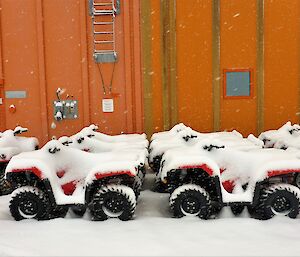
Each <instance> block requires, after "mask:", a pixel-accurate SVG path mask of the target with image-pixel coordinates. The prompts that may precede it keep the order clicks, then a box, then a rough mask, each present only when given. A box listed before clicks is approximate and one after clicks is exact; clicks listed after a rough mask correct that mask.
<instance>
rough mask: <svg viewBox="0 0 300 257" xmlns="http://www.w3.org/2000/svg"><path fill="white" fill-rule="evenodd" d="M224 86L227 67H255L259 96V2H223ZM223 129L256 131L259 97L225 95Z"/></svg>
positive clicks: (247, 132)
mask: <svg viewBox="0 0 300 257" xmlns="http://www.w3.org/2000/svg"><path fill="white" fill-rule="evenodd" d="M220 42H221V44H220V45H221V49H220V50H221V56H220V60H221V65H220V68H221V85H222V87H223V85H224V81H223V78H224V76H223V74H224V69H234V68H237V69H249V68H250V69H252V70H253V75H254V76H253V78H254V81H253V89H254V96H255V95H256V76H255V70H256V1H248V0H240V1H236V0H226V1H221V5H220ZM220 104H221V121H220V128H221V129H222V130H232V129H237V130H238V131H242V132H243V133H245V134H249V133H253V132H256V116H257V115H256V99H255V98H249V99H240V98H239V99H233V98H228V99H227V98H226V99H224V97H223V94H221V103H220Z"/></svg>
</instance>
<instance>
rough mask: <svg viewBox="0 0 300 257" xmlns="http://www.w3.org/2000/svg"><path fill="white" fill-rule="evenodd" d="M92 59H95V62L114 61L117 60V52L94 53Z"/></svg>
mask: <svg viewBox="0 0 300 257" xmlns="http://www.w3.org/2000/svg"><path fill="white" fill-rule="evenodd" d="M94 59H95V62H96V63H109V62H116V61H117V53H116V52H110V53H95V54H94Z"/></svg>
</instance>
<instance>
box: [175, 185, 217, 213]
mask: <svg viewBox="0 0 300 257" xmlns="http://www.w3.org/2000/svg"><path fill="white" fill-rule="evenodd" d="M170 208H171V211H172V213H173V216H174V217H175V218H181V217H183V216H198V217H199V218H201V219H208V218H209V217H210V215H211V212H212V204H211V201H210V197H209V195H208V193H207V192H206V191H205V189H203V188H202V187H200V186H198V185H193V184H187V185H183V186H180V187H178V188H177V189H175V190H174V192H173V193H172V194H171V196H170Z"/></svg>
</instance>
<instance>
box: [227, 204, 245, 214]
mask: <svg viewBox="0 0 300 257" xmlns="http://www.w3.org/2000/svg"><path fill="white" fill-rule="evenodd" d="M230 209H231V211H232V213H233V215H234V216H239V215H241V213H242V212H243V210H244V209H245V206H244V205H242V204H232V205H231V206H230Z"/></svg>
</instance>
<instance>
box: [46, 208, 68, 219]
mask: <svg viewBox="0 0 300 257" xmlns="http://www.w3.org/2000/svg"><path fill="white" fill-rule="evenodd" d="M68 210H69V208H68V207H66V206H60V205H56V206H51V208H50V211H49V215H48V217H47V219H56V218H64V217H66V215H67V213H68Z"/></svg>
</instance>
